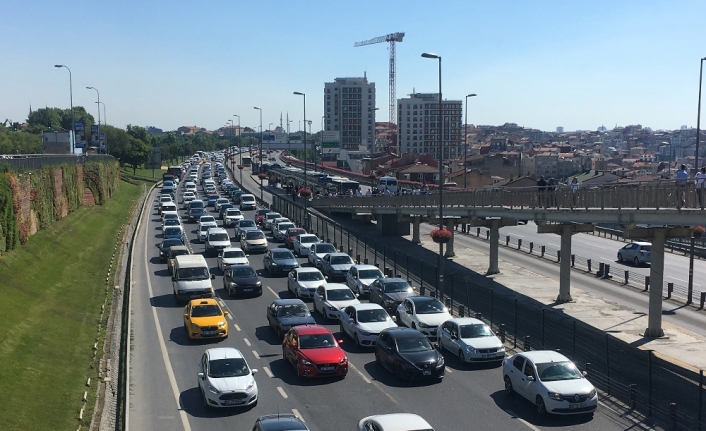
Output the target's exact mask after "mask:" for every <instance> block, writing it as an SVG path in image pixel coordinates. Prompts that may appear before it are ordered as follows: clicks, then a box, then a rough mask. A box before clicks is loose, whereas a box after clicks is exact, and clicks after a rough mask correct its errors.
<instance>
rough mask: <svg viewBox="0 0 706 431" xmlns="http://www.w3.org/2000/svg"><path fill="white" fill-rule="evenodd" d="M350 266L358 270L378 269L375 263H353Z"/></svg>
mask: <svg viewBox="0 0 706 431" xmlns="http://www.w3.org/2000/svg"><path fill="white" fill-rule="evenodd" d="M351 268H355V269H357V270H358V271H360V270H363V269H380V268H378V267H377V266H375V265H353V266H351Z"/></svg>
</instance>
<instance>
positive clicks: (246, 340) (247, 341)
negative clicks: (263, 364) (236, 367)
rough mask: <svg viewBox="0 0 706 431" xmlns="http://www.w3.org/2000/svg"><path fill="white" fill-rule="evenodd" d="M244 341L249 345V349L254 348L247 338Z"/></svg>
mask: <svg viewBox="0 0 706 431" xmlns="http://www.w3.org/2000/svg"><path fill="white" fill-rule="evenodd" d="M243 341H245V344H247V346H248V347H250V346H252V344H250V340H248V339H247V338H243Z"/></svg>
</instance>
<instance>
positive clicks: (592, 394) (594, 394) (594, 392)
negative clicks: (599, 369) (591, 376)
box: [588, 388, 597, 399]
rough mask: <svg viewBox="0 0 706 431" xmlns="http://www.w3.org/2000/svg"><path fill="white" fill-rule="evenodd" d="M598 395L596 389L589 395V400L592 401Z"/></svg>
mask: <svg viewBox="0 0 706 431" xmlns="http://www.w3.org/2000/svg"><path fill="white" fill-rule="evenodd" d="M596 394H597V392H596V389H595V388H594V389H593V390H592V391H591V392H589V393H588V398H589V399H591V398H593V397H595V396H596Z"/></svg>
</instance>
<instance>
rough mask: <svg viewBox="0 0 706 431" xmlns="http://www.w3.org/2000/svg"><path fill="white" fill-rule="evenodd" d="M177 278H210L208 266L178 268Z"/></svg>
mask: <svg viewBox="0 0 706 431" xmlns="http://www.w3.org/2000/svg"><path fill="white" fill-rule="evenodd" d="M178 274H179V280H206V279H208V278H211V274H209V273H208V268H179V271H178Z"/></svg>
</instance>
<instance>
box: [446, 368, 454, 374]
mask: <svg viewBox="0 0 706 431" xmlns="http://www.w3.org/2000/svg"><path fill="white" fill-rule="evenodd" d="M446 372H447V373H453V372H454V370H452V369H451V368H449V367H446Z"/></svg>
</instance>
